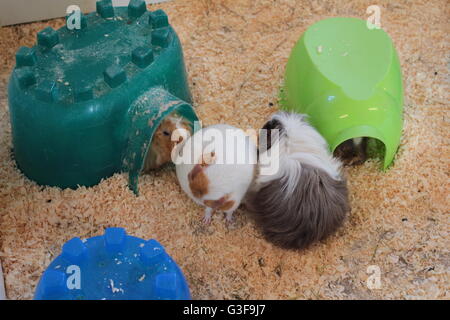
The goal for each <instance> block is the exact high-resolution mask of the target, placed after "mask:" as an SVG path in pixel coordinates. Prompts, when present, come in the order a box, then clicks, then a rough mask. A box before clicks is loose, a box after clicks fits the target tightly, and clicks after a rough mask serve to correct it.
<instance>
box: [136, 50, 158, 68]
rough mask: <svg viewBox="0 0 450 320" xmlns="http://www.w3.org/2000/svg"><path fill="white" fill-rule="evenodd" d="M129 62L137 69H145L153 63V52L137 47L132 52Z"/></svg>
mask: <svg viewBox="0 0 450 320" xmlns="http://www.w3.org/2000/svg"><path fill="white" fill-rule="evenodd" d="M131 61H133V63H134V64H135V65H137V66H138V67H139V68H145V67H147V66H148V65H149V64H150V63H152V61H153V50H152V48H150V47H139V48H136V49H134V50H133V52H132V57H131Z"/></svg>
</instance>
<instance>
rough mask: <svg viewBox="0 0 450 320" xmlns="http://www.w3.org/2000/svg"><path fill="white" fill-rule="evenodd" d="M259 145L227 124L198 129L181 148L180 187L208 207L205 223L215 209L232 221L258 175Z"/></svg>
mask: <svg viewBox="0 0 450 320" xmlns="http://www.w3.org/2000/svg"><path fill="white" fill-rule="evenodd" d="M256 164H257V150H256V145H255V144H254V143H253V142H252V140H251V139H250V137H249V136H247V135H246V134H245V133H244V131H242V130H241V129H238V128H235V127H233V126H230V125H226V124H217V125H212V126H209V127H206V128H203V129H202V130H199V131H197V132H196V133H195V134H194V135H193V136H191V137H190V138H189V139H187V141H185V142H184V144H183V145H182V146H181V147H180V148H179V151H178V157H177V159H176V161H175V165H176V173H177V177H178V181H179V183H180V185H181V188H182V189H183V190H184V192H186V194H187V195H188V196H189V197H190V198H191V199H192V200H194V201H195V202H196V203H197V204H199V205H201V206H204V207H205V215H204V218H203V222H204V223H206V224H208V223H210V222H211V216H212V214H213V212H214V211H221V212H225V213H226V220H227V222H232V216H233V212H234V211H235V210H236V209H237V208H238V207H239V205H240V203H241V201H242V199H243V198H244V196H245V194H246V192H247V190H248V188H249V187H250V184H251V182H252V180H253V178H254V175H255V169H256Z"/></svg>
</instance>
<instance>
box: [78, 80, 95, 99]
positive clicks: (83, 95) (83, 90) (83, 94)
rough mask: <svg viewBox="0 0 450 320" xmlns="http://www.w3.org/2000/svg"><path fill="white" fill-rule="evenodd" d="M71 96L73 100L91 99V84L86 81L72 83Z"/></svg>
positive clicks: (92, 94)
mask: <svg viewBox="0 0 450 320" xmlns="http://www.w3.org/2000/svg"><path fill="white" fill-rule="evenodd" d="M74 86H75V88H74V90H73V96H74V99H75V102H83V101H87V100H91V99H92V98H93V97H94V92H93V88H92V85H91V84H87V83H83V82H80V83H77V84H75V85H74Z"/></svg>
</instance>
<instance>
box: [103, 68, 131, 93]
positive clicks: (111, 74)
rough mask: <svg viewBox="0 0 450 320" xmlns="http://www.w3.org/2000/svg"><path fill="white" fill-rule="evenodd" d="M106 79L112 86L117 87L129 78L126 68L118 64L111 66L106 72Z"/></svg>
mask: <svg viewBox="0 0 450 320" xmlns="http://www.w3.org/2000/svg"><path fill="white" fill-rule="evenodd" d="M104 76H105V81H106V83H107V84H108V85H109V86H110V87H111V88H115V87H117V86H119V85H121V84H122V83H124V82H125V81H126V80H127V75H126V73H125V70H123V68H122V67H120V66H118V65H112V66H109V67H108V68H107V69H106V70H105V72H104Z"/></svg>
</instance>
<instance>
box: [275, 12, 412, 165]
mask: <svg viewBox="0 0 450 320" xmlns="http://www.w3.org/2000/svg"><path fill="white" fill-rule="evenodd" d="M281 98H282V99H281V100H282V101H281V105H282V107H283V108H284V109H287V110H293V111H297V112H300V113H306V114H307V115H308V119H309V120H310V122H311V124H312V125H314V126H315V127H316V128H317V129H318V131H319V132H320V133H321V134H322V135H323V137H324V138H325V139H326V140H327V142H328V144H329V145H330V148H331V151H334V150H335V149H336V148H337V147H338V146H339V145H340V144H341V143H342V142H344V141H346V140H349V139H352V138H358V137H370V138H374V139H377V140H379V141H381V142H382V143H383V144H384V146H385V148H384V149H385V150H384V151H385V156H384V168H386V167H387V166H388V165H389V164H390V163H391V162H392V160H393V159H394V156H395V153H396V152H397V149H398V146H399V144H400V138H401V133H402V127H403V120H402V113H403V85H402V73H401V70H400V62H399V59H398V55H397V52H396V50H395V48H394V45H393V43H392V40H391V39H390V37H389V35H388V34H387V33H386V32H385V31H383V30H382V29H370V28H369V27H368V25H367V22H366V21H365V20H360V19H356V18H341V17H339V18H330V19H325V20H321V21H319V22H317V23H315V24H314V25H312V26H310V27H309V28H308V29H307V30H306V31H305V33H304V34H303V35H302V37H301V38H300V39H299V41H298V42H297V43H296V45H295V47H294V48H293V50H292V52H291V55H290V57H289V60H288V63H287V66H286V73H285V83H284V87H283V90H282V93H281Z"/></svg>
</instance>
